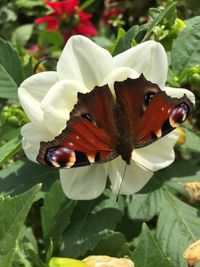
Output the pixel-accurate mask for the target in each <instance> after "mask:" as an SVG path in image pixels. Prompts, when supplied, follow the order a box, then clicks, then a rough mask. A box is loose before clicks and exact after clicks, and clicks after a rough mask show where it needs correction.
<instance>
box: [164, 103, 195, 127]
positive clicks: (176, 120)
mask: <svg viewBox="0 0 200 267" xmlns="http://www.w3.org/2000/svg"><path fill="white" fill-rule="evenodd" d="M189 111H190V109H189V107H188V105H187V104H186V103H182V104H181V105H179V106H177V107H175V108H174V110H173V111H172V112H171V114H170V117H169V123H170V125H171V126H172V127H173V128H177V127H178V126H179V125H180V124H181V123H182V122H184V121H185V120H186V118H187V117H188V115H189Z"/></svg>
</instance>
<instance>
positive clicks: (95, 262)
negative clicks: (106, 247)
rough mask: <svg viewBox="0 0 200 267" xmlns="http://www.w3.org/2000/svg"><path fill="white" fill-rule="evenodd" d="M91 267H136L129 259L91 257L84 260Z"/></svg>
mask: <svg viewBox="0 0 200 267" xmlns="http://www.w3.org/2000/svg"><path fill="white" fill-rule="evenodd" d="M83 262H85V263H86V264H87V265H88V266H89V267H134V263H133V262H132V261H131V260H129V259H124V258H113V257H109V256H89V257H87V258H85V259H84V260H83Z"/></svg>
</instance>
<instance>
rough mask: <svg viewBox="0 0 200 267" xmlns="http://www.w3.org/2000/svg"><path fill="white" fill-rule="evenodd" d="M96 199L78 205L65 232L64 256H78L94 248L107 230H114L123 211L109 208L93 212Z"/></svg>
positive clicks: (62, 246) (62, 249)
mask: <svg viewBox="0 0 200 267" xmlns="http://www.w3.org/2000/svg"><path fill="white" fill-rule="evenodd" d="M93 203H94V201H90V202H88V201H86V202H81V203H79V205H77V206H76V208H75V210H74V214H73V216H72V222H71V224H70V226H69V227H68V228H67V230H66V231H65V233H64V234H63V242H62V245H61V253H62V256H65V257H72V258H77V257H79V256H84V254H85V253H86V252H87V251H88V250H92V249H93V248H94V247H95V246H96V245H97V243H98V242H99V240H101V239H102V238H104V237H105V235H106V232H105V231H106V230H107V229H109V230H114V228H115V227H116V224H117V222H118V221H119V219H120V218H121V212H120V211H119V210H117V209H113V208H108V209H104V210H100V211H98V212H96V213H92V210H93Z"/></svg>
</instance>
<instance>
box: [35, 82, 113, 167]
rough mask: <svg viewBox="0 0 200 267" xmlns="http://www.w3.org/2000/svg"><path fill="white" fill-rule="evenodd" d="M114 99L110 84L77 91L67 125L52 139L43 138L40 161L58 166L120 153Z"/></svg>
mask: <svg viewBox="0 0 200 267" xmlns="http://www.w3.org/2000/svg"><path fill="white" fill-rule="evenodd" d="M113 112H114V100H113V97H112V94H111V92H110V90H109V88H108V86H102V87H95V88H94V89H93V90H92V91H91V92H89V93H86V94H81V93H79V94H78V102H77V104H76V105H75V106H74V109H73V110H72V112H71V113H70V119H69V121H68V122H67V126H66V128H65V129H64V130H63V131H62V133H61V134H60V135H59V136H57V137H56V138H55V139H54V140H53V141H49V142H41V146H40V151H39V154H38V157H37V160H38V162H39V163H41V164H44V165H49V166H52V167H57V168H71V167H79V166H86V165H90V164H93V163H103V162H107V161H110V160H112V159H113V158H115V157H116V156H117V154H116V152H114V151H113V144H112V142H113V138H114V136H115V135H116V129H115V122H114V115H113Z"/></svg>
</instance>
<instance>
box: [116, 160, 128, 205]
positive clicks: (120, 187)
mask: <svg viewBox="0 0 200 267" xmlns="http://www.w3.org/2000/svg"><path fill="white" fill-rule="evenodd" d="M126 169H127V163H126V165H125V168H124V173H123V176H122V181H121V184H120V186H119V190H118V193H117V198H116V201H117V202H118V200H119V195H120V192H121V189H122V184H123V182H124V179H125V176H126Z"/></svg>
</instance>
